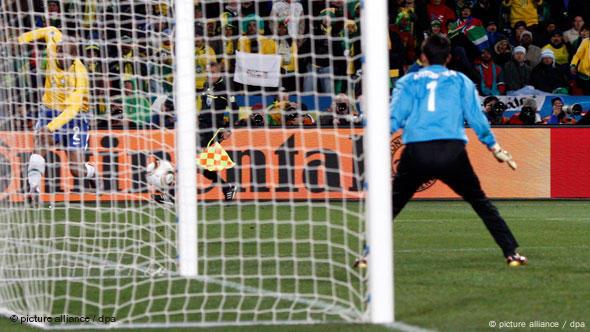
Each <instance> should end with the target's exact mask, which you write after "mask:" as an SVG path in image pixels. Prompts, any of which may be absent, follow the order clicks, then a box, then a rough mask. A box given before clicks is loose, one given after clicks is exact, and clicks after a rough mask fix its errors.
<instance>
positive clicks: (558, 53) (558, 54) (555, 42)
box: [543, 29, 570, 66]
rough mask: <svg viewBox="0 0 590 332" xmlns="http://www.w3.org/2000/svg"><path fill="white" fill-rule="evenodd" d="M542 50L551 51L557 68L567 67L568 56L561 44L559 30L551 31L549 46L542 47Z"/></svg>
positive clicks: (565, 48)
mask: <svg viewBox="0 0 590 332" xmlns="http://www.w3.org/2000/svg"><path fill="white" fill-rule="evenodd" d="M543 50H551V51H553V54H554V55H555V63H556V64H557V65H558V66H564V65H566V66H567V64H568V63H569V56H570V54H569V52H568V51H567V47H566V46H565V43H564V42H563V35H562V33H561V31H560V30H559V29H556V30H555V31H553V33H552V34H551V39H549V44H547V45H545V46H543Z"/></svg>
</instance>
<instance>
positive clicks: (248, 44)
mask: <svg viewBox="0 0 590 332" xmlns="http://www.w3.org/2000/svg"><path fill="white" fill-rule="evenodd" d="M242 31H243V33H242V36H241V37H240V39H239V40H238V51H240V52H245V53H259V54H276V53H277V45H276V43H275V41H274V40H272V39H270V38H267V37H266V36H264V21H263V20H262V19H261V18H260V17H259V16H258V15H254V14H251V15H247V16H246V17H244V18H243V19H242Z"/></svg>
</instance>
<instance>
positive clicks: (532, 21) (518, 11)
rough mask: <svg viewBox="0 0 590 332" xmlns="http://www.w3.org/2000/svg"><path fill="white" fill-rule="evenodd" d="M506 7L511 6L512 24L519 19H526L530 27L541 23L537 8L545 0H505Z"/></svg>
mask: <svg viewBox="0 0 590 332" xmlns="http://www.w3.org/2000/svg"><path fill="white" fill-rule="evenodd" d="M502 4H503V5H504V7H508V8H510V26H514V24H516V22H518V21H524V22H525V23H526V25H527V27H528V28H529V30H530V29H531V26H536V25H537V24H539V14H538V12H537V8H538V7H539V6H541V5H542V4H543V0H503V2H502Z"/></svg>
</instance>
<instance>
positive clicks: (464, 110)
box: [390, 65, 496, 147]
mask: <svg viewBox="0 0 590 332" xmlns="http://www.w3.org/2000/svg"><path fill="white" fill-rule="evenodd" d="M390 115H391V131H392V132H395V131H397V130H398V129H403V130H404V131H403V134H402V139H403V141H404V143H406V144H407V143H416V142H426V141H434V140H443V139H458V140H463V141H465V142H467V136H466V135H465V126H464V123H465V121H467V123H468V124H469V126H470V127H471V128H473V130H475V133H476V134H477V137H478V138H479V140H480V141H481V142H482V143H484V144H485V145H487V146H488V147H492V146H493V145H494V144H496V139H495V137H494V134H493V133H492V131H491V129H490V125H489V123H488V120H487V119H486V117H485V115H484V114H483V112H482V110H481V108H480V104H479V98H478V94H477V90H476V89H475V86H474V84H473V82H471V81H470V80H469V79H468V78H467V76H465V75H463V74H461V73H459V72H456V71H453V70H449V69H447V68H446V67H443V66H440V65H433V66H428V67H425V68H422V69H421V70H419V71H418V72H414V73H411V74H408V75H405V76H404V77H402V78H401V79H400V80H399V81H397V82H396V85H395V89H394V90H393V98H392V100H391V106H390Z"/></svg>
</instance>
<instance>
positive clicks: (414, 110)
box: [390, 34, 527, 266]
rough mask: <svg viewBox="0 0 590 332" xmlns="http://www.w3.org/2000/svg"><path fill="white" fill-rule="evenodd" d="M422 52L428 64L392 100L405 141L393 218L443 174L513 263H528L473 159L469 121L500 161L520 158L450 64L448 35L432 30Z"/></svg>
mask: <svg viewBox="0 0 590 332" xmlns="http://www.w3.org/2000/svg"><path fill="white" fill-rule="evenodd" d="M420 57H421V59H420V60H421V61H422V62H423V63H424V64H425V67H424V68H423V69H421V70H420V71H418V72H415V73H412V74H408V75H406V76H405V77H403V78H402V79H400V80H399V81H398V82H397V83H396V87H395V89H394V91H393V98H392V101H391V111H390V112H391V130H392V132H395V131H397V130H398V129H401V128H403V129H404V131H403V134H402V139H403V141H404V143H405V144H406V148H405V149H404V151H403V153H402V156H401V159H400V163H399V165H398V168H397V173H396V175H395V177H394V180H393V195H392V196H393V197H392V200H393V216H394V218H395V217H396V216H397V215H398V214H399V213H400V212H401V210H402V209H403V207H404V206H405V205H406V203H407V202H408V201H409V200H410V198H412V196H413V195H414V193H415V192H416V190H417V189H418V187H420V185H422V184H423V183H424V182H426V181H428V180H430V179H432V178H433V177H434V178H438V179H440V180H441V181H442V182H444V183H446V184H447V185H448V186H449V187H451V189H453V190H454V191H455V192H456V193H457V194H459V195H460V196H461V197H463V199H464V200H466V201H467V202H468V203H469V204H471V206H472V207H473V209H474V210H475V212H477V214H478V215H479V217H480V218H481V219H482V220H483V222H484V224H485V226H486V227H487V229H488V231H489V232H490V233H491V235H492V236H493V238H494V240H495V241H496V243H497V244H498V245H499V246H500V248H501V249H502V252H503V254H504V257H506V260H507V263H508V264H509V265H510V266H519V265H524V264H526V263H527V259H526V257H524V256H521V255H519V254H518V253H517V252H516V248H517V247H518V243H517V242H516V239H515V238H514V236H513V235H512V232H511V231H510V229H509V228H508V225H506V222H504V219H502V217H501V216H500V214H499V213H498V210H497V209H496V207H495V206H494V205H493V204H492V203H491V202H490V200H489V199H488V198H487V197H486V195H485V193H484V192H483V190H482V188H481V186H480V183H479V179H478V178H477V175H476V174H475V172H474V171H473V168H472V166H471V163H470V162H469V158H468V156H467V151H466V150H465V144H466V143H467V136H466V135H465V129H464V123H465V121H467V123H468V124H469V125H470V126H471V128H473V130H474V131H475V132H476V134H477V137H478V138H479V140H480V141H481V142H482V143H483V144H485V145H486V146H487V147H488V148H489V149H490V151H491V152H492V154H493V156H494V157H495V158H496V159H497V160H498V161H499V162H506V163H507V164H508V165H509V166H510V167H511V168H512V169H516V163H515V162H514V161H513V160H512V157H511V156H510V154H509V153H508V152H507V151H505V150H503V149H502V148H501V147H500V146H499V145H498V143H497V142H496V139H495V137H494V134H493V133H492V131H491V130H490V126H489V124H488V122H487V120H486V118H485V116H484V115H483V113H482V112H481V109H480V106H479V99H478V95H477V90H476V89H475V87H474V85H473V83H472V82H471V81H470V80H469V79H468V78H467V77H466V76H465V75H463V74H461V73H458V72H455V71H452V70H449V69H447V68H446V67H445V65H446V64H447V63H448V61H449V60H450V58H451V56H450V42H449V40H448V39H447V38H446V37H444V36H442V35H438V34H437V35H433V36H431V37H430V38H428V39H427V40H426V41H425V43H424V44H423V46H422V55H421V56H420Z"/></svg>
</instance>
